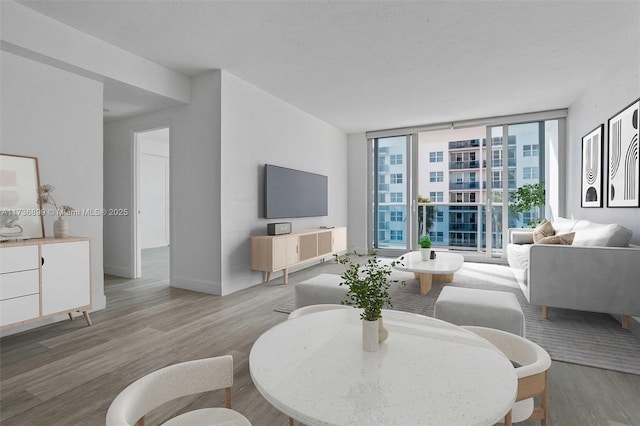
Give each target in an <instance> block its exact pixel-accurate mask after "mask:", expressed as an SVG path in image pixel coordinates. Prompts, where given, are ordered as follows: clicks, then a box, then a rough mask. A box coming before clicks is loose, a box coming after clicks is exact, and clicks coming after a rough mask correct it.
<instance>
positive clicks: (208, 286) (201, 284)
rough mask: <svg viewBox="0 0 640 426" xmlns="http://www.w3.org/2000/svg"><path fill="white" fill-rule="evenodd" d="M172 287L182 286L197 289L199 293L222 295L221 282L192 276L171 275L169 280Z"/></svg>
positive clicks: (181, 287)
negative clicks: (195, 278)
mask: <svg viewBox="0 0 640 426" xmlns="http://www.w3.org/2000/svg"><path fill="white" fill-rule="evenodd" d="M169 285H170V286H171V287H175V288H180V289H182V290H190V291H197V292H199V293H206V294H212V295H214V296H220V293H221V289H220V284H217V285H216V283H214V282H213V281H202V280H194V279H192V278H182V277H173V276H172V277H171V279H170V281H169Z"/></svg>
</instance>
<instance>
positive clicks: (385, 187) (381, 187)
mask: <svg viewBox="0 0 640 426" xmlns="http://www.w3.org/2000/svg"><path fill="white" fill-rule="evenodd" d="M388 190H389V184H388V183H379V184H378V191H388Z"/></svg>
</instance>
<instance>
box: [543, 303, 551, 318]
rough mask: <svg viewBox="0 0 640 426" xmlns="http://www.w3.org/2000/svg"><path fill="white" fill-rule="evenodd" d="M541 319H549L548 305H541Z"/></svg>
mask: <svg viewBox="0 0 640 426" xmlns="http://www.w3.org/2000/svg"><path fill="white" fill-rule="evenodd" d="M542 319H549V307H548V306H543V307H542Z"/></svg>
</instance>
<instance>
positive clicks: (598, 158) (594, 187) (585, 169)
mask: <svg viewBox="0 0 640 426" xmlns="http://www.w3.org/2000/svg"><path fill="white" fill-rule="evenodd" d="M603 131H604V124H601V125H599V126H598V127H596V128H595V129H593V130H592V131H591V132H589V133H587V134H586V135H585V136H584V137H583V138H582V201H581V205H582V207H602V180H603V179H602V148H603V144H602V135H603V134H604V133H603Z"/></svg>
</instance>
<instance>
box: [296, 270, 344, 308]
mask: <svg viewBox="0 0 640 426" xmlns="http://www.w3.org/2000/svg"><path fill="white" fill-rule="evenodd" d="M341 282H342V277H340V275H334V274H320V275H317V276H315V277H313V278H309V279H308V280H306V281H302V282H301V283H300V284H297V285H296V290H295V291H296V308H301V307H303V306H309V305H319V304H325V303H333V304H338V305H339V304H340V302H342V301H343V300H346V298H347V291H348V290H349V287H347V286H346V285H343V286H341V285H340V283H341Z"/></svg>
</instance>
